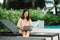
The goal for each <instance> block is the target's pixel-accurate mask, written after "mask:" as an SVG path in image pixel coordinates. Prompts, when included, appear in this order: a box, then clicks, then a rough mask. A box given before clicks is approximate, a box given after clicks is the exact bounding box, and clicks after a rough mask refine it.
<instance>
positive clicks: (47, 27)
mask: <svg viewBox="0 0 60 40" xmlns="http://www.w3.org/2000/svg"><path fill="white" fill-rule="evenodd" d="M44 28H46V29H60V25H59V26H45V27H44Z"/></svg>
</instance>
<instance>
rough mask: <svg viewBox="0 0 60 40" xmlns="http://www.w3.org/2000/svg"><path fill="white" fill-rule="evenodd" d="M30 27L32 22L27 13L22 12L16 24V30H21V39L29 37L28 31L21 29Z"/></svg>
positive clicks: (26, 11) (25, 11)
mask: <svg viewBox="0 0 60 40" xmlns="http://www.w3.org/2000/svg"><path fill="white" fill-rule="evenodd" d="M31 25H32V21H31V19H30V17H29V11H28V10H24V11H23V13H22V16H21V18H20V19H19V21H18V23H17V28H18V29H19V30H21V34H22V36H23V37H29V35H30V31H28V30H26V31H23V27H24V26H31Z"/></svg>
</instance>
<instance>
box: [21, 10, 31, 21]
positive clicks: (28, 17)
mask: <svg viewBox="0 0 60 40" xmlns="http://www.w3.org/2000/svg"><path fill="white" fill-rule="evenodd" d="M26 11H28V10H27V9H25V10H24V11H23V13H22V16H21V18H22V19H25V18H24V13H25V12H26ZM26 19H27V21H29V19H30V16H29V11H28V16H27V17H26Z"/></svg>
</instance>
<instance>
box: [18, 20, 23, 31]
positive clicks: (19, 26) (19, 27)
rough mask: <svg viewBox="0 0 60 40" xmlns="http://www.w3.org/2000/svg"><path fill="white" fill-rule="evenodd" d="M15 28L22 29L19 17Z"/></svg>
mask: <svg viewBox="0 0 60 40" xmlns="http://www.w3.org/2000/svg"><path fill="white" fill-rule="evenodd" d="M17 28H18V29H20V30H22V29H23V27H22V24H21V19H19V21H18V23H17Z"/></svg>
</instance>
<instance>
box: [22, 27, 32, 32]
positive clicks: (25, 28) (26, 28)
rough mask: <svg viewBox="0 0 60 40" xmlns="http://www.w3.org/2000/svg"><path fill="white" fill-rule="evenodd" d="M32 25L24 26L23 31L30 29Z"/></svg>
mask: <svg viewBox="0 0 60 40" xmlns="http://www.w3.org/2000/svg"><path fill="white" fill-rule="evenodd" d="M32 28H33V26H24V28H23V31H32Z"/></svg>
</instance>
